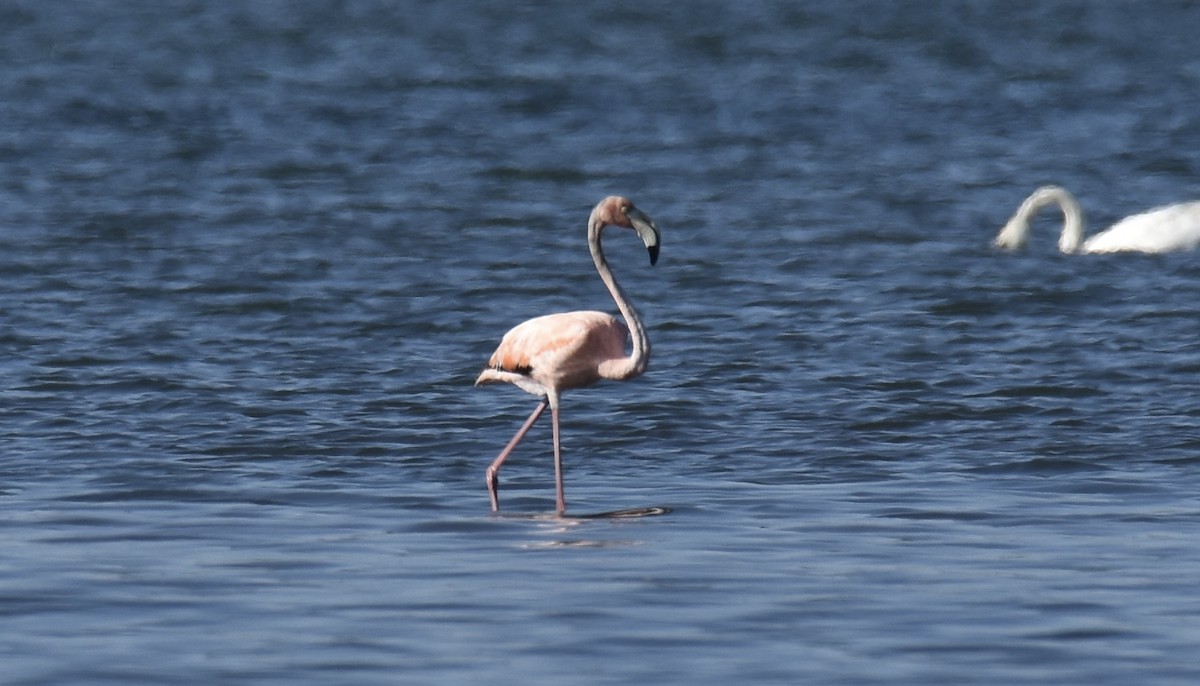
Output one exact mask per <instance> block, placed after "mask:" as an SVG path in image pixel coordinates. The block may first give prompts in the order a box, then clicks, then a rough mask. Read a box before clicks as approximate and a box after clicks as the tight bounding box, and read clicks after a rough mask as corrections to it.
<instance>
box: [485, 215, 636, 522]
mask: <svg viewBox="0 0 1200 686" xmlns="http://www.w3.org/2000/svg"><path fill="white" fill-rule="evenodd" d="M608 226H618V227H622V228H628V229H633V230H634V231H635V232H636V233H637V234H638V237H640V238H641V239H642V242H643V243H645V245H646V249H647V250H648V251H649V253H650V264H654V263H655V261H657V259H658V246H659V234H658V227H657V226H655V225H654V221H653V220H651V219H650V218H649V217H647V216H646V215H645V214H643V213H642V211H641V210H639V209H637V208H636V207H634V206H633V203H632V202H630V201H629V200H628V199H626V198H623V197H620V196H615V195H614V196H609V197H607V198H605V199H604V200H601V201H600V203H599V204H597V205H596V207H595V209H593V210H592V214H591V217H590V218H589V219H588V247H589V249H590V250H591V253H592V261H593V262H594V263H595V265H596V271H597V272H598V273H599V275H600V279H601V280H602V281H603V282H604V285H605V286H607V287H608V291H609V293H610V294H611V295H612V297H613V301H614V302H616V305H617V309H619V310H620V311H621V316H622V317H624V319H625V323H622V322H621V321H620V320H618V319H617V318H616V317H613V316H612V315H610V314H606V313H604V312H596V311H578V312H562V313H559V314H550V315H545V316H542V317H535V318H533V319H530V320H528V321H525V322H523V323H521V324H518V325H517V326H515V327H513V328H512V329H510V330H509V331H508V333H506V334H504V338H503V339H501V341H500V345H499V347H497V348H496V352H494V353H492V356H491V358H490V359H489V360H488V365H487V367H486V368H485V369H484V370H483V371H482V372H480V373H479V376H478V378H476V379H475V385H476V386H483V385H486V384H491V383H511V384H513V385H515V386H517V387H518V388H520V389H521V390H523V391H525V392H527V393H531V394H533V395H536V396H540V397H541V402H539V403H538V405H537V407H536V408H534V410H533V413H532V414H531V415H529V418H528V419H527V420H525V423H524V424H523V425H522V426H521V428H520V429H518V430H517V433H516V434H515V435H514V436H513V437H512V439H511V440H510V441H509V442H508V445H507V446H505V448H504V449H503V450H501V451H500V454H499V455H498V456H497V457H496V459H495V460H493V461H492V464H491V465H490V466H489V467H488V469H487V472H486V478H487V486H488V495H489V496H490V497H491V501H492V510H493V511H496V510H499V509H500V499H499V494H498V490H499V476H498V475H499V471H500V466H501V465H502V464H504V461H505V460H506V459H508V456H509V455H510V454H511V453H512V451H513V449H515V448H516V447H517V444H518V443H520V442H521V439H522V438H524V437H525V434H526V433H527V432H528V431H529V429H530V428H531V427H532V426H533V424H534V423H535V422H536V421H537V419H538V417H540V416H541V415H542V413H543V412H544V411H545V410H546V408H547V407H549V408H550V412H551V416H552V419H553V438H554V481H555V495H556V506H557V511H558V513H559V514H563V513H564V512H565V510H566V501H565V498H564V496H563V478H562V456H561V441H560V438H559V423H558V406H559V396H560V394H561V393H562V391H564V390H567V389H571V388H582V387H585V386H590V385H592V384H594V383H596V382H597V381H600V380H601V379H612V380H617V381H620V380H624V379H631V378H633V377H635V376H638V375H640V374H641V373H642V372H644V371H645V370H646V365H647V363H648V362H649V360H650V339H649V338H648V337H647V336H646V331H645V329H644V328H642V322H641V320H640V319H639V318H638V315H637V311H636V310H634V309H633V305H631V304H630V303H629V301H628V299H626V297H625V294H624V293H623V292H622V291H621V288H620V286H618V285H617V281H616V279H615V278H614V277H613V274H612V270H611V269H609V267H608V261H607V260H605V259H604V251H603V249H602V248H601V243H600V235H601V233H602V232H603V231H604V229H605V227H608ZM626 340H631V341H632V352H631V353H630V354H629V355H628V356H626V354H625V342H626Z"/></svg>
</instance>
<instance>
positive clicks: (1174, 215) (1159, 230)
mask: <svg viewBox="0 0 1200 686" xmlns="http://www.w3.org/2000/svg"><path fill="white" fill-rule="evenodd" d="M1050 204H1057V205H1058V206H1059V208H1060V209H1061V210H1062V213H1063V230H1062V235H1060V236H1059V239H1058V249H1059V250H1061V251H1062V252H1064V253H1106V252H1143V253H1161V252H1171V251H1174V250H1190V249H1192V248H1195V247H1197V246H1198V245H1200V201H1198V202H1188V203H1180V204H1177V205H1168V206H1166V207H1159V208H1157V209H1153V210H1150V211H1148V212H1143V213H1141V214H1135V215H1133V216H1132V217H1126V218H1125V219H1122V220H1121V221H1119V222H1117V223H1116V224H1113V225H1112V226H1111V227H1110V228H1108V229H1107V230H1106V231H1103V232H1102V233H1098V234H1096V235H1095V236H1092V237H1091V238H1089V239H1087V240H1084V239H1083V210H1081V209H1080V207H1079V203H1078V202H1077V201H1076V200H1075V197H1074V196H1072V195H1071V194H1070V193H1069V192H1067V190H1066V189H1064V188H1061V187H1059V186H1043V187H1041V188H1039V189H1037V190H1036V191H1034V192H1033V194H1032V195H1030V196H1029V197H1028V198H1026V199H1025V202H1023V203H1021V207H1020V208H1018V209H1017V212H1016V214H1014V215H1013V217H1012V219H1009V220H1008V223H1007V224H1005V225H1004V228H1003V229H1001V230H1000V234H999V235H997V236H996V240H995V242H994V245H995V246H996V247H998V248H1020V247H1021V246H1023V245H1025V241H1026V240H1027V239H1028V237H1029V222H1030V220H1031V219H1033V217H1034V215H1036V214H1037V212H1038V210H1040V209H1042V208H1043V207H1045V206H1047V205H1050Z"/></svg>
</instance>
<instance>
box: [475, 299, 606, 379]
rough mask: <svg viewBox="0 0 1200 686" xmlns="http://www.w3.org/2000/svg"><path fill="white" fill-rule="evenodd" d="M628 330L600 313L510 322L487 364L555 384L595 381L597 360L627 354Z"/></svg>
mask: <svg viewBox="0 0 1200 686" xmlns="http://www.w3.org/2000/svg"><path fill="white" fill-rule="evenodd" d="M627 337H628V330H627V329H626V327H625V325H624V324H622V323H621V322H620V321H619V320H618V319H617V318H615V317H613V316H612V315H610V314H606V313H604V312H594V311H580V312H563V313H559V314H549V315H545V316H542V317H535V318H533V319H530V320H528V321H525V322H522V323H521V324H518V325H517V326H515V327H513V328H512V329H511V330H510V331H509V332H508V333H506V334H504V338H503V339H502V340H501V341H500V346H499V347H498V348H496V352H495V353H493V354H492V357H491V359H489V360H488V368H489V369H493V370H497V371H502V372H510V373H515V374H520V375H523V376H528V377H532V378H533V379H535V380H537V381H538V382H539V383H542V384H543V385H547V386H554V387H556V388H570V387H573V386H584V385H588V384H590V383H594V382H595V381H597V380H598V379H599V374H598V371H597V368H598V366H599V365H600V363H601V362H604V361H607V360H611V359H614V358H620V357H623V356H624V355H625V340H626V338H627Z"/></svg>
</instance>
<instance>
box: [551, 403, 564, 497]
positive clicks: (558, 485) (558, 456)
mask: <svg viewBox="0 0 1200 686" xmlns="http://www.w3.org/2000/svg"><path fill="white" fill-rule="evenodd" d="M550 419H551V420H552V422H551V423H552V425H553V427H554V494H555V496H557V498H556V502H555V505H556V506H557V508H558V514H559V515H562V514H563V513H565V512H566V511H567V499H566V497H565V496H564V495H563V468H562V451H561V450H560V448H559V445H560V444H559V441H558V405H555V406H554V407H552V408H550Z"/></svg>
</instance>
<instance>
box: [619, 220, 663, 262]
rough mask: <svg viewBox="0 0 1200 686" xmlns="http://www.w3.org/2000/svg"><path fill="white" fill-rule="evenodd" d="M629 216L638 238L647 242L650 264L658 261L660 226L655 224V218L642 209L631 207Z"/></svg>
mask: <svg viewBox="0 0 1200 686" xmlns="http://www.w3.org/2000/svg"><path fill="white" fill-rule="evenodd" d="M625 216H627V217H629V223H630V224H633V230H634V231H636V232H637V235H638V238H641V239H642V242H643V243H645V244H646V251H647V252H649V253H650V264H652V265H653V264H655V263H657V262H658V244H659V236H658V227H657V226H655V225H654V220H653V219H651V218H650V217H647V216H646V215H645V214H644V213H643V212H642V211H641V210H639V209H637V208H635V207H631V208H629V211H628V212H627V213H626V215H625Z"/></svg>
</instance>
